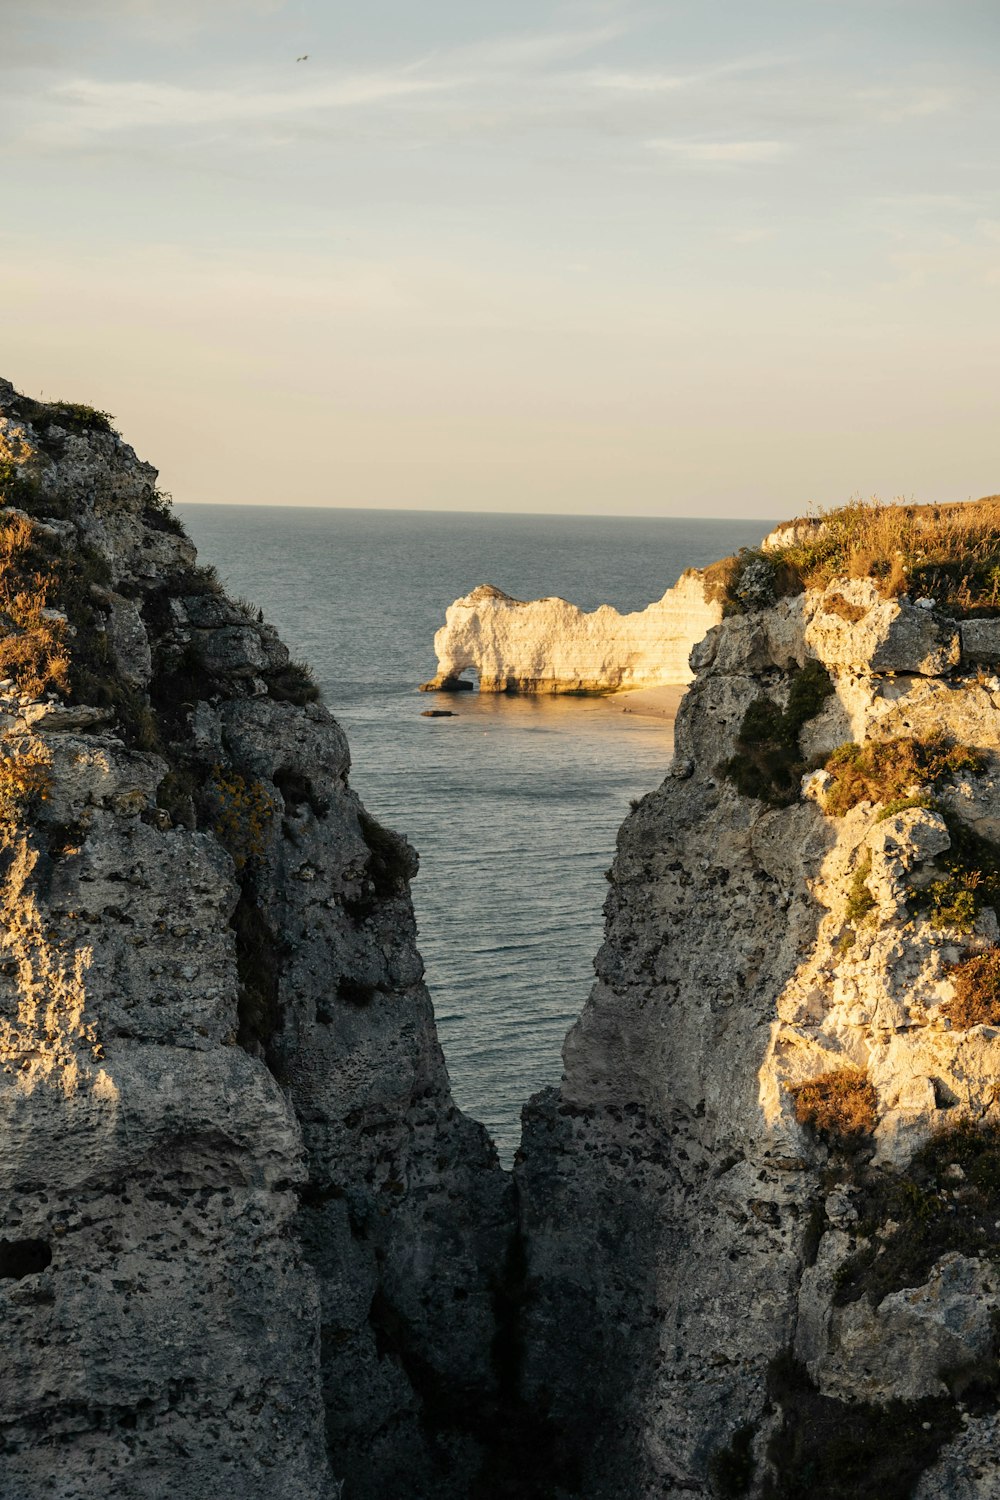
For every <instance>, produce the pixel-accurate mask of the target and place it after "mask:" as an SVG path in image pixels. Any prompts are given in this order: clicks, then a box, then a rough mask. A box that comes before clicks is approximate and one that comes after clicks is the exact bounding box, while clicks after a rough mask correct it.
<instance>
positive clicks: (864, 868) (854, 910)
mask: <svg viewBox="0 0 1000 1500" xmlns="http://www.w3.org/2000/svg"><path fill="white" fill-rule="evenodd" d="M871 872H872V857H871V855H870V854H866V855H865V857H864V859H863V860H862V861H861V863H860V864H859V865H858V867H857V869H856V870H855V872H854V878H853V879H852V881H851V888H850V890H849V891H848V893H847V907H846V909H845V911H844V917H845V919H846V920H847V921H848V922H850V923H851V924H852V925H853V926H855V927H862V926H864V924H865V923H866V922H867V920H868V918H869V917H870V915H871V913H872V910H873V909H874V906H875V897H874V896H873V895H872V893H871V890H870V888H869V885H868V877H869V875H870V874H871Z"/></svg>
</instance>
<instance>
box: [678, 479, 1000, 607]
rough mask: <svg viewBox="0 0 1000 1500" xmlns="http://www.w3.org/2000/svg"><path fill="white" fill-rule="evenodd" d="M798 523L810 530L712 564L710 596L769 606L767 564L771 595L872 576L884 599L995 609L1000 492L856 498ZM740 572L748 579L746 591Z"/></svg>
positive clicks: (999, 599)
mask: <svg viewBox="0 0 1000 1500" xmlns="http://www.w3.org/2000/svg"><path fill="white" fill-rule="evenodd" d="M796 524H798V525H800V526H808V527H809V528H810V531H811V534H810V535H808V536H807V537H805V538H803V539H801V540H799V541H796V542H790V543H789V544H788V545H787V546H783V547H777V548H775V549H774V550H773V551H769V552H768V553H766V554H764V553H759V552H744V553H740V554H739V555H738V556H737V557H735V558H726V559H724V560H723V562H721V563H716V564H714V565H713V568H712V569H710V570H709V576H708V580H707V582H708V586H709V592H710V594H712V595H713V597H719V598H722V600H723V604H724V608H727V609H730V610H737V611H738V610H741V609H745V608H747V607H751V608H752V607H757V606H758V605H759V604H762V603H767V602H768V600H767V599H766V598H764V597H763V590H762V585H761V582H760V576H759V575H760V574H761V570H762V568H763V567H765V566H768V567H769V568H770V571H771V585H770V587H771V594H772V597H774V598H780V597H783V596H785V595H787V594H794V593H799V592H801V591H802V589H807V588H825V587H826V586H827V584H829V583H831V582H832V581H833V580H834V579H835V578H871V579H873V580H874V581H875V583H876V585H877V586H878V588H879V591H880V592H881V593H882V594H883V595H884V596H886V597H887V598H888V597H893V596H896V595H899V594H909V595H910V596H911V597H918V596H921V595H926V596H930V597H932V598H934V599H935V600H936V601H937V603H938V604H939V605H941V606H942V607H943V608H946V609H948V610H950V611H952V612H953V613H955V614H959V615H962V614H975V613H981V614H990V613H992V614H1000V496H995V495H992V496H989V497H987V498H986V499H983V500H976V501H971V502H969V503H967V504H963V505H884V504H882V503H881V502H880V501H878V500H858V501H853V502H852V503H851V504H850V505H845V506H842V507H840V508H839V509H837V510H832V511H826V512H820V513H819V515H817V516H815V517H813V518H811V520H810V521H808V522H798V523H796V522H790V523H789V526H790V527H791V526H794V525H796ZM748 570H749V575H748ZM744 575H748V576H752V577H753V579H754V591H753V592H752V593H751V594H749V595H748V593H747V591H746V589H744V588H743V585H742V582H741V580H742V579H743V577H744ZM845 602H846V601H845Z"/></svg>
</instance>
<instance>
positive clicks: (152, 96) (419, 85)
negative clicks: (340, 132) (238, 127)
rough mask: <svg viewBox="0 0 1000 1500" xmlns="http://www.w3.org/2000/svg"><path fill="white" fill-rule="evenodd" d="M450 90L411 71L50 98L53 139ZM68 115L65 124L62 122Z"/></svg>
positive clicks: (134, 86) (69, 86) (62, 93)
mask: <svg viewBox="0 0 1000 1500" xmlns="http://www.w3.org/2000/svg"><path fill="white" fill-rule="evenodd" d="M448 86H449V85H448V84H447V83H445V82H442V81H440V80H435V79H430V78H422V77H420V76H418V75H417V74H416V73H415V72H413V71H410V70H405V69H404V70H400V71H397V72H386V73H364V74H356V75H347V76H343V77H333V78H330V79H328V80H326V81H325V82H321V83H319V84H318V85H317V84H315V83H313V84H311V85H310V86H308V87H305V88H287V89H280V90H279V89H256V88H252V87H249V86H245V87H242V88H230V89H219V88H211V89H197V88H184V87H180V86H177V85H174V84H161V83H104V82H101V81H99V80H97V79H77V80H74V81H73V82H70V83H63V84H58V85H56V87H55V88H53V89H52V90H51V91H50V95H49V97H50V99H52V101H53V102H54V103H55V104H56V105H57V106H60V108H61V112H62V114H63V119H62V122H61V126H60V122H58V121H57V122H53V129H54V131H55V132H56V133H57V134H61V133H62V129H65V128H66V126H68V125H70V124H71V125H72V128H73V129H74V130H75V129H78V128H80V127H81V126H82V128H84V129H85V130H89V131H91V132H95V133H104V132H110V131H122V130H134V129H137V128H141V127H143V126H153V127H161V128H162V127H164V126H192V125H221V124H233V123H238V122H240V121H247V120H275V119H281V118H285V117H289V116H294V115H301V114H309V113H313V112H316V111H324V110H341V109H353V108H359V107H363V106H366V105H372V104H380V103H383V102H385V101H387V100H393V99H400V98H403V97H407V96H412V95H414V94H424V93H429V92H434V91H436V90H440V89H442V88H446V87H448ZM67 113H68V114H69V116H70V119H68V120H67V118H66V115H67Z"/></svg>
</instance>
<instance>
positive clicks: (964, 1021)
mask: <svg viewBox="0 0 1000 1500" xmlns="http://www.w3.org/2000/svg"><path fill="white" fill-rule="evenodd" d="M948 972H949V976H950V978H951V982H952V984H953V985H954V987H955V993H954V995H953V996H952V998H951V999H950V1000H946V1001H945V1002H944V1004H943V1005H942V1006H941V1012H942V1014H943V1015H946V1016H947V1017H948V1019H949V1021H950V1022H951V1024H952V1026H953V1028H954V1029H955V1030H956V1031H968V1030H969V1027H970V1026H1000V948H997V947H994V948H988V949H987V950H986V952H985V953H975V954H973V955H972V956H971V957H970V958H966V959H963V961H962V962H961V963H958V964H954V965H953V966H952V967H951V969H950V970H949V971H948Z"/></svg>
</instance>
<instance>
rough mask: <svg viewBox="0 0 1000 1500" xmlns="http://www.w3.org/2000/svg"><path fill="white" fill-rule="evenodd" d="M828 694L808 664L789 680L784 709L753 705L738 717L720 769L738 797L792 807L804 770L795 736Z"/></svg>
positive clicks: (815, 666)
mask: <svg viewBox="0 0 1000 1500" xmlns="http://www.w3.org/2000/svg"><path fill="white" fill-rule="evenodd" d="M832 692H833V683H832V682H831V680H830V675H829V673H828V672H827V670H826V668H825V667H824V666H823V665H822V663H821V662H818V661H810V662H807V664H806V665H805V666H804V667H803V668H802V670H801V671H800V672H797V673H796V674H795V676H794V677H793V679H792V683H791V686H790V688H789V692H788V703H787V706H786V707H785V708H784V709H781V708H779V707H778V705H777V704H776V703H775V702H773V701H772V699H770V698H767V697H763V696H762V697H760V698H755V699H754V701H753V702H752V703H751V704H750V705H749V707H748V708H747V711H746V713H745V714H744V715H743V722H742V724H741V725H740V731H739V734H738V735H737V738H736V754H735V755H733V756H732V757H731V758H730V759H729V760H727V761H726V762H724V764H723V765H722V767H721V768H720V769H721V772H722V774H723V775H725V776H726V777H728V779H729V780H730V781H731V782H732V783H733V785H734V786H735V787H736V789H737V791H739V792H740V793H741V794H742V795H743V796H744V797H755V798H757V799H759V800H760V801H761V802H766V803H768V804H769V805H770V806H772V807H787V806H788V805H789V804H790V803H792V802H795V801H797V799H798V797H799V793H800V790H801V782H802V776H803V773H804V772H805V770H806V764H805V761H804V760H803V759H802V753H801V750H800V748H799V735H800V733H801V731H802V729H803V727H804V726H805V724H806V723H807V722H808V721H809V720H810V719H812V718H814V717H815V715H816V714H817V713H818V712H819V710H820V709H821V708H822V706H823V703H824V702H825V701H826V699H827V698H828V697H829V696H830V694H831V693H832Z"/></svg>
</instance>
